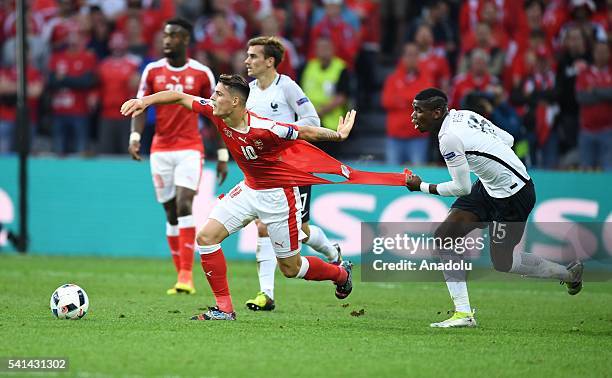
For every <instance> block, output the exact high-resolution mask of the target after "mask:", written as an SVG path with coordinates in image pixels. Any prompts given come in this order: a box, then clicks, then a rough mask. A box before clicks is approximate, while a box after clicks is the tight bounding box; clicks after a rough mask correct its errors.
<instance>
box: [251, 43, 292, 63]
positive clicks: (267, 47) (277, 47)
mask: <svg viewBox="0 0 612 378" xmlns="http://www.w3.org/2000/svg"><path fill="white" fill-rule="evenodd" d="M248 46H249V47H250V46H263V50H264V58H265V59H268V58H270V57H272V58H274V68H277V67H278V65H279V64H281V62H282V61H283V54H284V53H285V46H283V43H282V42H281V41H280V39H278V38H277V37H269V36H261V37H255V38H252V39H250V40H249V42H248Z"/></svg>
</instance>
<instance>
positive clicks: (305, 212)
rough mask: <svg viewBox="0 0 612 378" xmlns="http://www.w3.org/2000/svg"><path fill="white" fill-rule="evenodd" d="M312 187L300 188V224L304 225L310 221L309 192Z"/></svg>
mask: <svg viewBox="0 0 612 378" xmlns="http://www.w3.org/2000/svg"><path fill="white" fill-rule="evenodd" d="M311 188H312V186H311V185H306V186H300V187H298V189H299V190H300V198H301V199H302V223H306V222H308V221H309V220H310V190H311Z"/></svg>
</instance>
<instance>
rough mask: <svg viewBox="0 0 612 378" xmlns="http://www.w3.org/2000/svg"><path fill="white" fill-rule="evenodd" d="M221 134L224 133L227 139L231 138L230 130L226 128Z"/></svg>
mask: <svg viewBox="0 0 612 378" xmlns="http://www.w3.org/2000/svg"><path fill="white" fill-rule="evenodd" d="M223 132H224V133H225V135H227V137H228V138H233V136H232V130H230V129H227V128H226V129H223Z"/></svg>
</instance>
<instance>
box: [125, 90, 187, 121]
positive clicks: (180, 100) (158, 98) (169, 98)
mask: <svg viewBox="0 0 612 378" xmlns="http://www.w3.org/2000/svg"><path fill="white" fill-rule="evenodd" d="M194 98H195V97H194V96H192V95H189V94H186V93H183V92H177V91H162V92H157V93H154V94H152V95H149V96H144V97H143V98H133V99H131V100H127V101H126V102H124V103H123V105H121V114H122V115H124V116H129V115H131V116H132V118H134V117H137V116H138V115H140V114H142V113H143V112H144V111H145V110H146V109H147V108H148V107H149V106H151V105H164V104H178V105H182V106H184V107H186V108H187V109H189V110H191V106H192V103H193V99H194Z"/></svg>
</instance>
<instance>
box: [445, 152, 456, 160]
mask: <svg viewBox="0 0 612 378" xmlns="http://www.w3.org/2000/svg"><path fill="white" fill-rule="evenodd" d="M455 156H456V155H455V153H454V152H449V153H447V154H446V155H444V160H450V159H452V158H454V157H455Z"/></svg>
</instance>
